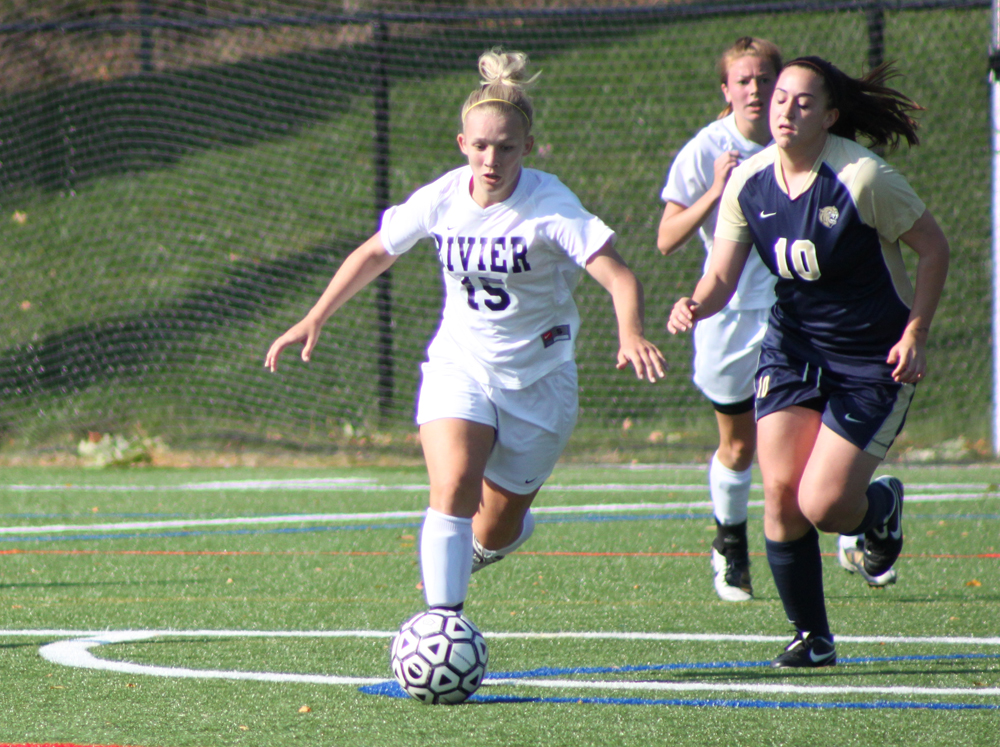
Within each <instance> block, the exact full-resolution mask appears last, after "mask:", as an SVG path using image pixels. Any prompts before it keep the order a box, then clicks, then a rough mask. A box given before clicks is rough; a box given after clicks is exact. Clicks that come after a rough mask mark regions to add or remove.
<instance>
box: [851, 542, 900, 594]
mask: <svg viewBox="0 0 1000 747" xmlns="http://www.w3.org/2000/svg"><path fill="white" fill-rule="evenodd" d="M837 560H838V562H839V563H840V567H841V568H843V569H844V570H845V571H847V572H848V573H858V574H860V575H861V577H862V578H863V579H864V580H865V581H866V582H868V585H869V586H871V587H872V588H873V589H881V588H884V587H886V586H889V585H890V584H894V583H896V569H895V568H890V569H889V570H887V571H886V572H885V573H882V574H880V575H878V576H872V575H871V574H870V573H868V572H867V571H865V536H864V535H863V534H859V535H854V536H852V535H847V534H842V535H840V539H839V540H838V541H837Z"/></svg>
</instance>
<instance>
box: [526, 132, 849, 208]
mask: <svg viewBox="0 0 1000 747" xmlns="http://www.w3.org/2000/svg"><path fill="white" fill-rule="evenodd" d="M834 138H837V136H836V135H828V136H827V138H826V145H824V146H823V150H822V151H820V154H819V155H818V156H817V157H816V160H815V162H813V165H812V170H811V171H810V172H809V176H808V177H806V183H805V186H803V187H802V191H801V192H799V193H798V194H797V195H795V197H792V196H791V195H790V194H789V193H788V185H787V184H785V175H784V173H783V172H782V170H781V155H780V154H779V152H778V148H775V149H774V179H775V181H777V183H778V188H779V189H780V190H781V191H782V192H784V193H785V196H786V197H788V199H789V200H791V201H792V202H795V201H796V200H798V199H799V198H800V197H802V195H804V194H806V193H807V192H808V191H809V190H810V189H812V185H813V183H814V182H815V181H816V175H817V174H818V173H819V170H820V167H822V165H823V162H824V161H825V160H826V157H827V155H828V154H829V153H830V150H831V149H832V148H833V144H834V142H833V141H834ZM518 186H520V185H518Z"/></svg>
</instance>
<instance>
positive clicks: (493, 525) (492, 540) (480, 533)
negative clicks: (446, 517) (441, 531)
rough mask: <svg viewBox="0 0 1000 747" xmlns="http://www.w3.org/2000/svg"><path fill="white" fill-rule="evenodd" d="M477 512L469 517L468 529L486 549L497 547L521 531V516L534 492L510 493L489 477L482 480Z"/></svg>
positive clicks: (503, 545)
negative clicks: (469, 528) (469, 525)
mask: <svg viewBox="0 0 1000 747" xmlns="http://www.w3.org/2000/svg"><path fill="white" fill-rule="evenodd" d="M482 489H483V497H482V501H481V502H480V504H479V511H478V512H476V515H475V516H473V517H472V531H473V533H474V534H475V535H476V539H478V540H479V542H480V543H481V544H482V545H483V547H485V548H486V549H487V550H499V549H501V548H504V547H507V546H508V545H510V544H511V543H513V542H514V541H515V540H516V539H517V538H518V537H519V536H520V534H521V527H522V523H523V520H524V515H525V514H526V513H527V512H528V509H529V508H530V507H531V502H532V501H533V500H534V499H535V496H536V495H538V490H537V489H535V490H534V491H532V492H531V493H527V494H524V495H522V494H519V493H512V492H510V491H509V490H507V489H506V488H501V487H500V486H499V485H497V484H496V483H494V482H491V481H490V480H487V479H484V480H483V488H482Z"/></svg>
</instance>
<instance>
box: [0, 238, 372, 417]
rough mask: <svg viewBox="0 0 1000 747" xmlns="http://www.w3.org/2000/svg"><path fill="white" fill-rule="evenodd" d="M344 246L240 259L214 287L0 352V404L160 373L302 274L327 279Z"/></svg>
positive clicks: (245, 320) (254, 314)
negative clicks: (188, 345)
mask: <svg viewBox="0 0 1000 747" xmlns="http://www.w3.org/2000/svg"><path fill="white" fill-rule="evenodd" d="M351 248H353V246H352V247H351ZM347 250H348V249H347V245H346V244H344V245H338V246H329V245H321V246H317V247H314V248H313V249H310V250H309V251H307V252H302V253H300V254H297V255H295V256H291V257H284V258H281V259H278V260H275V261H274V262H268V263H261V264H255V263H253V262H250V261H242V262H239V263H236V264H235V265H233V266H231V267H230V268H226V269H224V270H222V271H221V277H220V278H219V279H218V280H217V281H216V282H214V283H212V284H211V285H205V286H203V287H201V288H200V289H197V290H195V291H193V292H192V293H190V294H189V295H187V296H186V297H182V298H179V299H177V300H176V301H173V302H172V303H165V304H161V305H159V306H158V307H157V308H155V309H151V310H150V311H149V312H146V313H142V314H136V315H133V316H128V317H120V318H111V319H105V320H102V321H99V322H93V323H89V324H81V325H77V326H73V327H69V328H67V329H64V330H61V331H59V332H57V333H55V334H52V335H49V336H47V337H45V338H43V339H41V340H39V341H37V342H32V343H25V344H21V345H17V346H14V347H12V348H8V349H7V350H5V351H2V352H0V382H2V383H0V403H5V402H14V401H19V400H30V399H31V398H32V397H34V396H36V395H40V394H55V395H61V396H66V395H71V394H75V393H78V392H80V391H82V390H84V389H87V388H88V387H92V386H95V385H98V384H101V383H103V382H106V381H108V380H112V379H115V380H121V379H141V378H143V377H147V376H152V375H155V374H157V373H160V372H162V371H163V370H165V369H166V368H168V367H169V366H172V365H174V366H175V365H176V364H177V356H178V353H179V350H178V345H179V344H180V343H183V342H185V341H189V340H193V339H194V338H196V337H199V336H202V335H206V334H211V333H213V332H218V331H221V330H223V329H230V328H241V327H246V326H248V325H250V324H251V323H252V322H253V321H254V320H256V319H258V318H260V317H261V316H262V315H263V314H264V313H265V312H267V311H268V310H270V309H273V308H275V307H277V306H279V305H280V304H281V301H282V298H283V297H284V295H285V294H286V293H287V292H291V291H292V290H294V289H296V288H298V287H301V285H302V283H303V282H304V281H305V280H306V279H308V278H313V277H317V276H326V277H329V276H331V275H332V274H333V271H334V269H335V268H336V266H337V264H338V263H339V261H340V259H341V257H342V256H343V255H344V254H346V252H347Z"/></svg>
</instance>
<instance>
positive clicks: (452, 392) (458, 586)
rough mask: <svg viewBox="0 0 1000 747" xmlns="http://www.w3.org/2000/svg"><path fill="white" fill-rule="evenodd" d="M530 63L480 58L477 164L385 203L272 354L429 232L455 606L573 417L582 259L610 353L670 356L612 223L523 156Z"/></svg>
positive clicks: (435, 594)
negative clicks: (437, 293)
mask: <svg viewBox="0 0 1000 747" xmlns="http://www.w3.org/2000/svg"><path fill="white" fill-rule="evenodd" d="M526 63H527V57H526V55H524V54H523V53H520V52H503V51H501V50H499V49H494V50H492V51H489V52H486V53H484V54H483V55H482V56H481V57H480V58H479V72H480V74H481V76H482V84H481V85H480V86H478V87H477V88H476V89H475V90H474V91H473V92H472V93H471V94H470V95H469V97H468V99H467V100H466V102H465V104H464V105H463V107H462V112H461V116H462V130H461V132H460V133H459V134H458V147H459V149H460V150H461V151H462V153H463V154H464V155H465V156H466V158H467V159H468V165H466V166H462V167H460V168H457V169H455V170H454V171H450V172H448V173H447V174H445V175H444V176H442V177H441V178H439V179H437V180H436V181H434V182H432V183H431V184H428V185H426V186H424V187H422V188H421V189H418V190H417V191H416V192H415V193H414V194H413V195H411V196H410V198H409V199H408V200H406V202H404V203H403V204H401V205H397V206H395V207H392V208H390V209H388V210H387V211H386V212H385V214H384V215H383V216H382V224H381V229H380V230H379V232H378V233H376V234H375V235H374V236H372V237H371V238H370V239H368V240H367V241H365V242H364V243H363V244H362V245H361V246H360V247H358V248H357V249H356V250H355V251H354V252H352V253H351V254H350V255H349V256H348V257H347V259H345V260H344V263H343V265H341V267H340V269H339V270H338V271H337V272H336V274H335V275H334V277H333V279H332V280H331V281H330V284H329V286H328V287H327V289H326V290H325V291H324V293H323V294H322V296H321V297H320V299H319V301H317V303H316V304H315V305H314V306H313V308H312V309H311V310H310V311H309V312H308V313H307V314H306V316H305V317H304V318H303V319H302V321H300V322H298V323H297V324H295V325H294V326H293V327H291V329H289V330H288V331H287V332H285V333H284V334H283V335H281V337H279V338H278V339H277V340H275V341H274V343H273V344H272V345H271V348H270V350H268V352H267V357H266V359H265V364H264V365H265V366H266V367H267V368H269V369H270V370H271V371H274V370H275V369H276V368H277V363H278V357H279V356H280V355H281V352H282V351H283V350H284V349H285V348H286V347H288V346H289V345H293V344H301V345H302V346H303V347H302V353H301V355H302V359H303V360H304V361H308V360H309V358H310V356H311V354H312V351H313V349H314V348H315V347H316V342H317V340H318V338H319V334H320V330H321V329H322V327H323V324H324V322H326V320H327V319H328V318H329V317H330V316H331V315H332V314H333V313H334V312H336V310H337V309H338V308H340V307H341V306H342V305H343V304H344V303H345V302H346V301H347V300H348V299H350V298H351V297H352V296H353V295H354V294H356V293H357V292H358V291H359V290H361V289H362V288H363V287H364V286H365V285H366V284H368V283H369V282H371V281H372V280H373V279H374V278H375V277H377V276H378V275H379V274H380V273H382V272H384V271H385V270H387V269H388V268H389V267H391V266H392V264H393V263H394V262H395V261H396V259H397V258H398V257H399V256H400V255H402V254H404V253H405V252H407V251H409V250H410V249H411V248H412V247H413V246H414V245H416V243H417V242H418V241H420V240H421V239H433V240H434V243H435V245H436V247H437V253H438V257H439V258H440V261H441V266H442V271H443V276H444V287H445V302H444V311H443V314H442V317H441V324H440V326H439V328H438V331H437V333H436V334H435V336H434V338H433V340H432V341H431V343H430V345H429V347H428V349H427V361H426V362H425V363H424V364H423V365H422V366H421V370H422V381H421V385H420V391H419V394H418V400H417V423H418V425H419V426H420V442H421V444H422V448H423V451H424V458H425V461H426V463H427V471H428V474H429V477H430V507H429V509H428V511H427V515H426V518H425V520H424V524H423V529H422V532H421V538H420V563H421V572H422V576H423V584H424V595H425V598H426V601H427V604H428V605H429V606H430V607H449V608H452V609H461V607H462V605H463V603H464V602H465V598H466V593H467V590H468V585H469V574H470V572H471V571H472V570H473V569H474V566H473V563H474V558H475V568H476V569H478V568H481V567H483V566H485V565H488V564H489V563H492V562H495V561H497V560H500V559H501V558H503V557H504V556H505V555H507V554H508V553H510V552H513V551H514V550H515V549H516V548H518V547H519V546H520V545H521V544H523V543H524V542H525V540H527V539H528V537H529V536H530V535H531V533H532V530H533V528H534V521H533V519H532V517H531V513H530V512H529V510H528V509H529V507H530V506H531V502H532V500H533V499H534V497H535V495H536V494H537V493H538V490H539V488H540V487H541V485H542V483H544V482H545V480H546V478H547V477H548V476H549V474H550V473H551V472H552V469H553V467H554V466H555V463H556V460H557V459H558V458H559V455H560V454H561V452H562V450H563V447H564V446H565V445H566V442H567V440H568V439H569V436H570V434H571V432H572V431H573V427H574V424H575V422H576V416H577V375H576V364H575V363H574V343H575V340H576V338H577V335H578V334H579V328H580V316H579V313H578V311H577V307H576V304H575V303H574V301H573V289H574V287H575V286H576V284H577V281H578V279H579V276H580V273H581V271H582V270H586V271H587V273H588V274H590V275H591V276H592V277H593V278H594V279H595V280H596V281H597V282H598V283H600V284H601V285H602V286H603V287H604V288H605V289H607V291H608V293H609V294H610V295H611V298H612V301H613V303H614V309H615V314H616V316H617V319H618V334H619V342H620V347H619V351H618V356H617V367H618V368H619V369H624V368H625V367H627V366H628V365H630V364H631V365H632V366H633V367H634V369H635V372H636V375H637V376H638V377H639V378H640V379H647V380H648V381H650V382H655V381H657V380H658V379H660V378H662V377H663V375H664V360H663V356H662V355H661V353H660V351H659V350H658V349H657V348H656V347H655V346H654V345H653V344H651V343H650V342H649V341H647V340H646V338H645V337H644V336H643V296H642V286H641V285H640V284H639V282H638V280H637V279H636V277H635V275H633V274H632V271H631V270H629V268H628V267H627V266H626V265H625V262H624V261H623V260H622V258H621V257H620V256H619V255H618V253H617V252H616V251H615V249H614V243H615V233H614V231H612V230H611V229H610V228H608V227H607V226H606V225H605V224H604V223H603V222H602V221H601V220H600V219H599V218H597V217H595V216H594V215H591V214H590V213H589V212H587V211H586V210H585V209H584V208H583V206H582V205H581V204H580V201H579V200H578V199H577V197H576V196H575V195H574V194H573V193H572V192H570V191H569V189H567V188H566V187H565V186H564V185H563V184H562V183H561V182H560V181H559V180H558V179H557V178H556V177H554V176H551V175H550V174H546V173H543V172H541V171H536V170H534V169H530V168H525V167H524V166H523V160H524V157H525V156H527V155H528V153H530V152H531V150H532V147H533V144H534V140H533V138H532V136H531V125H532V117H533V114H532V111H533V110H532V104H531V100H530V98H529V97H528V96H527V94H526V92H525V86H526V85H527V84H528V83H530V82H531V80H529V79H528V78H527V76H526ZM532 80H533V79H532Z"/></svg>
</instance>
